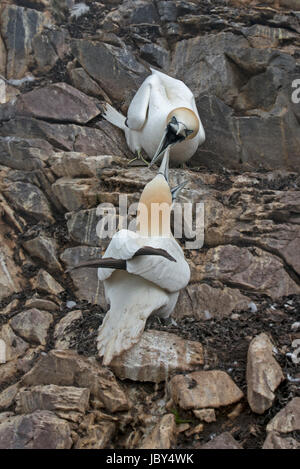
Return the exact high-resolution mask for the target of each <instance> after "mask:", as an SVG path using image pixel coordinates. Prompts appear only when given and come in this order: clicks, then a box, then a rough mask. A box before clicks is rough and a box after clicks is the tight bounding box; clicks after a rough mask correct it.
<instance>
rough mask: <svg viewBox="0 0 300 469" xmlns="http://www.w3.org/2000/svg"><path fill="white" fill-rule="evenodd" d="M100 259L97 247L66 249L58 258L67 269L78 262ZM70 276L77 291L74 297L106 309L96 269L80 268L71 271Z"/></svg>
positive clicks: (102, 288)
mask: <svg viewBox="0 0 300 469" xmlns="http://www.w3.org/2000/svg"><path fill="white" fill-rule="evenodd" d="M100 257H102V250H101V249H100V248H97V247H88V246H77V247H74V248H69V249H66V250H65V251H64V252H63V253H62V255H61V256H60V258H61V260H62V261H63V262H64V264H66V267H67V268H68V269H70V268H72V267H74V266H76V265H78V264H79V263H80V262H83V261H88V260H91V259H99V258H100ZM70 276H71V278H72V280H73V283H74V286H75V288H76V289H77V291H76V293H75V294H76V297H77V298H79V299H82V300H87V301H88V302H89V303H92V304H98V305H100V306H102V307H103V308H104V309H107V303H106V299H105V295H104V287H103V283H102V282H100V280H99V279H98V274H97V269H91V268H88V267H87V268H81V269H76V270H73V271H72V270H71V272H70Z"/></svg>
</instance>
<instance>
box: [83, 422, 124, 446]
mask: <svg viewBox="0 0 300 469" xmlns="http://www.w3.org/2000/svg"><path fill="white" fill-rule="evenodd" d="M115 430H116V424H115V423H113V422H106V423H103V424H102V425H91V426H89V428H88V431H87V435H86V436H85V437H83V438H79V440H78V441H77V443H76V445H75V449H105V448H108V447H109V443H110V441H111V439H112V437H113V435H114V433H115Z"/></svg>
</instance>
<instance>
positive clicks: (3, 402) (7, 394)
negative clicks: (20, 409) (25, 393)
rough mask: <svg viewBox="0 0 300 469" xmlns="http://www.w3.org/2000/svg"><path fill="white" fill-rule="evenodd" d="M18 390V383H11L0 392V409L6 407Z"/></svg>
mask: <svg viewBox="0 0 300 469" xmlns="http://www.w3.org/2000/svg"><path fill="white" fill-rule="evenodd" d="M18 390H19V383H16V384H12V385H11V386H9V387H8V388H6V389H4V391H2V392H1V393H0V410H6V409H8V408H9V407H10V406H11V405H12V404H13V403H14V400H15V398H16V395H17V393H18ZM0 448H1V430H0Z"/></svg>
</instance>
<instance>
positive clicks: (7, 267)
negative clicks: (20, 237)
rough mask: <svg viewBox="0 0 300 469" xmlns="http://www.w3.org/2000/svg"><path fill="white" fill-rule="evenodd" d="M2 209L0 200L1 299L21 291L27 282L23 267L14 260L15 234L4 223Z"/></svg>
mask: <svg viewBox="0 0 300 469" xmlns="http://www.w3.org/2000/svg"><path fill="white" fill-rule="evenodd" d="M2 210H3V207H2V204H1V202H0V300H1V299H3V298H6V297H7V296H9V295H11V294H12V293H16V292H19V291H21V290H22V289H23V287H24V284H25V282H24V279H23V278H22V276H21V269H20V267H19V266H18V265H17V264H16V263H15V261H14V249H15V242H16V240H15V236H14V235H13V232H12V230H11V229H10V228H9V227H8V226H7V225H6V224H4V223H3V220H2V214H3V211H2ZM1 212H2V213H1ZM4 213H5V210H4ZM5 215H7V214H6V213H5Z"/></svg>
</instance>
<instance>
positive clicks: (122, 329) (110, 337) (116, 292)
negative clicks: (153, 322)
mask: <svg viewBox="0 0 300 469" xmlns="http://www.w3.org/2000/svg"><path fill="white" fill-rule="evenodd" d="M105 291H106V296H107V299H108V300H109V303H110V309H109V311H108V312H107V313H106V316H105V318H104V321H103V323H102V325H101V326H100V327H99V330H98V337H97V348H98V352H99V356H100V357H103V365H109V364H110V362H111V361H112V360H113V358H114V357H116V356H119V355H121V353H123V352H124V351H125V350H129V349H130V348H131V347H133V345H134V344H136V343H137V342H138V341H139V339H140V336H141V335H142V333H143V331H144V328H145V324H146V320H147V318H148V317H149V316H150V315H151V314H152V313H153V312H154V311H157V310H161V309H162V308H164V307H166V306H167V305H168V303H169V297H168V295H167V293H166V292H164V291H163V290H162V289H161V288H159V287H157V286H156V285H154V284H152V283H150V282H148V281H147V280H144V279H143V278H139V277H137V276H135V275H131V274H128V273H127V272H123V271H115V272H114V273H113V274H112V275H111V277H110V278H109V279H108V280H106V281H105ZM137 292H138V294H137Z"/></svg>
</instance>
